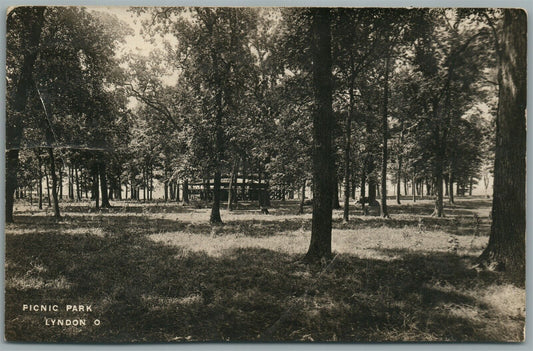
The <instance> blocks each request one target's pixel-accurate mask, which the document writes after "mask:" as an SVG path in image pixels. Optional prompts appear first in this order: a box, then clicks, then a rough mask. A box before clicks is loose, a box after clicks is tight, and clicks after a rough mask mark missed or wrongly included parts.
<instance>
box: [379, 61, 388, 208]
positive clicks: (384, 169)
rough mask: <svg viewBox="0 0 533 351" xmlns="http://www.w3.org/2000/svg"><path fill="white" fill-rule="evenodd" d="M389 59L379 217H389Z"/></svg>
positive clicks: (384, 97)
mask: <svg viewBox="0 0 533 351" xmlns="http://www.w3.org/2000/svg"><path fill="white" fill-rule="evenodd" d="M389 61H390V59H389V57H387V58H386V59H385V78H384V88H383V115H382V118H381V133H382V143H383V149H382V158H381V216H382V217H385V218H386V217H389V212H388V210H387V161H388V160H387V158H388V148H387V142H388V139H389V122H388V120H387V119H388V104H389Z"/></svg>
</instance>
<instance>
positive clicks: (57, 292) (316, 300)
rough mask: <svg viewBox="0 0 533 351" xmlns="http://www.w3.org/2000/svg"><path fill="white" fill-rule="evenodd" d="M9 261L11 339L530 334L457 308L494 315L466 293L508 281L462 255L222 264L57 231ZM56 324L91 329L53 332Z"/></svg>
mask: <svg viewBox="0 0 533 351" xmlns="http://www.w3.org/2000/svg"><path fill="white" fill-rule="evenodd" d="M6 253H7V255H6V265H7V271H6V337H7V339H8V340H10V341H47V342H51V341H75V342H158V341H159V342H167V341H206V340H211V341H228V340H229V341H236V340H243V341H244V340H246V341H254V340H277V341H312V340H314V341H397V340H405V341H407V340H429V341H431V340H440V341H443V340H453V341H504V340H515V339H518V338H519V335H521V331H522V326H523V321H519V322H517V323H515V324H512V325H510V326H508V327H507V328H500V329H501V330H499V331H498V333H493V332H488V331H487V329H486V328H485V326H486V325H487V324H490V323H496V322H495V321H494V320H493V319H491V318H490V317H489V318H486V319H480V318H470V316H469V315H468V314H457V313H452V312H451V311H449V310H448V309H447V306H451V305H453V306H456V305H460V306H466V307H468V308H469V309H473V310H476V311H478V312H479V313H480V314H490V313H489V312H490V311H488V310H487V309H488V307H487V306H485V305H483V304H481V303H479V302H477V301H476V300H475V299H473V298H472V297H471V296H468V295H466V294H465V293H464V290H465V289H470V288H472V287H473V286H475V287H476V288H477V289H480V290H482V289H484V288H485V287H487V286H489V285H491V284H497V283H498V280H499V278H500V276H499V275H497V274H496V273H494V274H481V275H480V274H478V273H477V272H476V271H475V270H472V269H470V268H468V261H469V260H470V258H468V257H466V258H465V257H458V256H456V255H453V254H439V253H432V254H431V256H429V255H425V254H413V253H410V252H407V251H406V252H402V258H401V259H397V260H392V261H381V260H374V259H360V258H358V257H355V256H353V255H339V256H337V257H336V258H335V260H334V261H333V262H332V264H331V266H330V267H328V269H324V267H320V266H307V265H304V264H302V263H299V261H298V259H299V258H300V257H297V256H293V255H287V254H283V253H280V252H276V251H272V250H268V249H259V248H239V249H233V250H229V251H226V252H225V254H224V255H223V256H221V257H212V256H209V255H207V254H205V253H195V252H189V251H185V250H184V249H182V248H181V247H178V246H167V245H164V244H161V243H156V242H153V241H151V240H149V239H148V238H147V237H146V236H144V235H140V236H133V235H132V236H115V237H101V236H96V235H90V234H87V235H78V236H74V235H64V234H54V233H50V232H45V233H31V234H23V235H11V234H7V235H6ZM439 286H445V287H447V288H446V289H441V288H439ZM450 287H452V288H450ZM25 303H26V304H58V305H59V306H60V308H62V306H64V305H65V304H77V303H85V304H91V305H92V309H93V312H88V313H77V314H72V313H67V312H64V311H63V312H58V313H55V314H48V313H29V312H22V310H21V306H22V304H25ZM44 317H49V318H56V317H61V318H74V317H79V318H86V319H87V321H88V323H89V325H88V326H86V327H69V328H59V327H49V326H48V327H47V326H44V320H43V318H44ZM95 318H98V319H99V320H100V321H101V325H100V326H98V327H97V326H94V325H93V324H92V321H93V320H94V319H95ZM498 326H499V327H501V326H500V325H498ZM267 331H268V332H267Z"/></svg>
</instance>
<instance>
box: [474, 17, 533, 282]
mask: <svg viewBox="0 0 533 351" xmlns="http://www.w3.org/2000/svg"><path fill="white" fill-rule="evenodd" d="M526 34H527V15H526V12H525V11H524V10H518V9H506V10H504V21H503V31H502V35H501V39H500V40H499V42H500V44H501V48H500V50H499V72H498V83H499V103H498V114H497V118H496V151H495V161H494V196H493V202H492V227H491V232H490V238H489V244H488V246H487V248H486V249H485V251H484V252H483V254H482V255H481V257H480V258H481V260H482V261H488V262H494V263H497V267H498V268H500V269H504V270H506V271H507V272H508V273H509V274H510V277H511V278H512V279H513V280H514V281H515V282H517V283H518V284H519V285H523V284H524V279H525V232H526V201H525V194H526V191H525V190H526V101H527V97H526V85H527V83H526V77H527V75H526V60H527V54H526V52H527V37H526Z"/></svg>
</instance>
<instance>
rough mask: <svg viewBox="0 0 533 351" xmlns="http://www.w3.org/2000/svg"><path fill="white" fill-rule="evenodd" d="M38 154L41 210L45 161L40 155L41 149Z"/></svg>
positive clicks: (41, 206) (40, 205)
mask: <svg viewBox="0 0 533 351" xmlns="http://www.w3.org/2000/svg"><path fill="white" fill-rule="evenodd" d="M36 154H37V161H38V163H39V184H38V189H39V210H42V209H43V165H42V163H43V161H42V159H41V156H40V155H39V151H37V152H36Z"/></svg>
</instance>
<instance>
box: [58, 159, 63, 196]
mask: <svg viewBox="0 0 533 351" xmlns="http://www.w3.org/2000/svg"><path fill="white" fill-rule="evenodd" d="M58 187H59V198H60V199H63V165H61V164H60V166H59V184H58Z"/></svg>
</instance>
